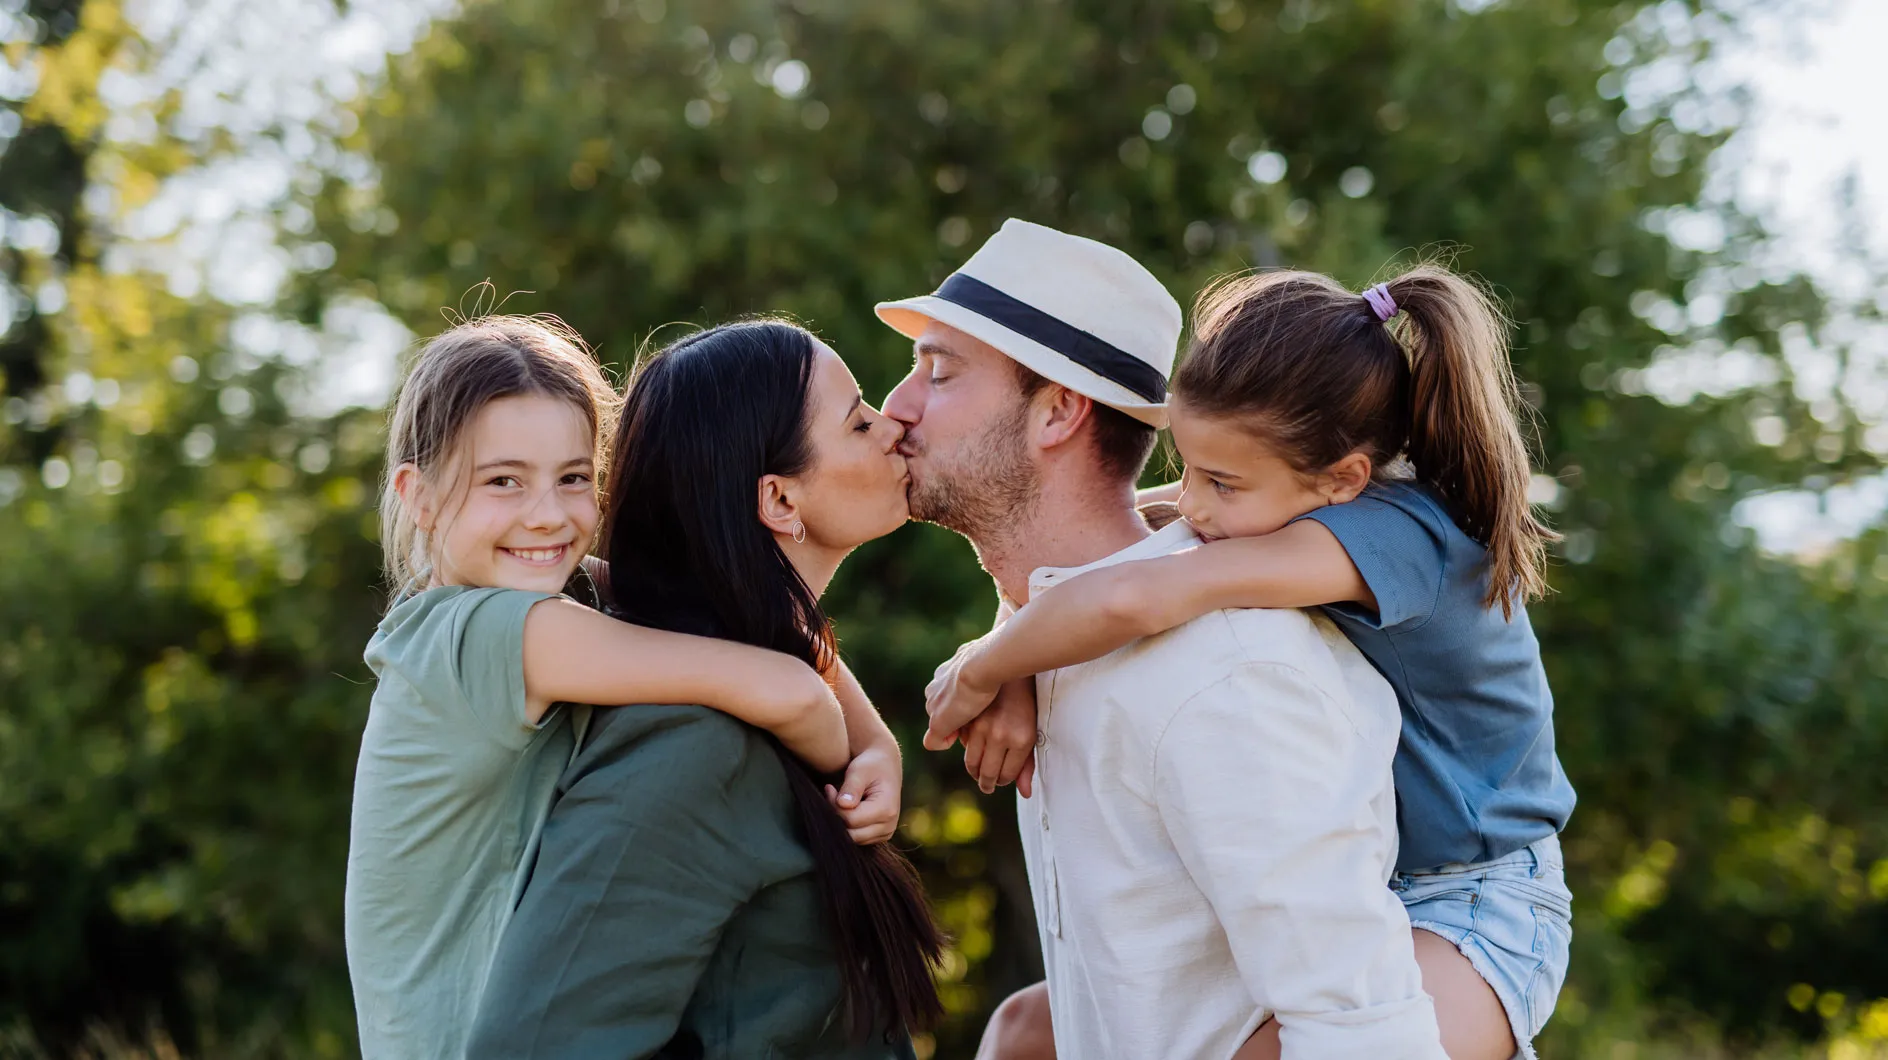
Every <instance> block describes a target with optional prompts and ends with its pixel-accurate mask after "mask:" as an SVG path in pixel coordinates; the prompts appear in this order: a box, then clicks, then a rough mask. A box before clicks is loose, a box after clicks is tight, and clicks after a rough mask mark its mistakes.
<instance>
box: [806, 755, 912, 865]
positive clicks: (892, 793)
mask: <svg viewBox="0 0 1888 1060" xmlns="http://www.w3.org/2000/svg"><path fill="white" fill-rule="evenodd" d="M904 786H905V769H904V764H903V763H902V762H900V761H899V758H898V752H897V749H896V747H893V748H889V749H888V748H885V747H878V746H872V747H867V748H866V749H865V750H863V751H860V752H859V753H858V754H857V755H855V756H854V757H853V759H852V762H851V764H850V765H848V766H846V775H845V779H844V782H843V784H842V786H840V787H837V788H835V787H833V786H832V785H831V784H828V785H826V801H828V802H830V803H832V807H833V809H834V810H837V811H838V812H839V818H840V820H842V821H844V822H845V823H846V834H847V835H849V836H851V837H852V841H853V842H854V843H857V844H858V845H860V846H870V845H871V844H873V843H883V842H884V841H886V840H887V839H890V838H891V837H892V833H894V832H896V831H897V830H898V811H899V802H900V800H901V798H902V797H903V793H904Z"/></svg>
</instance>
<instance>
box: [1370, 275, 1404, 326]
mask: <svg viewBox="0 0 1888 1060" xmlns="http://www.w3.org/2000/svg"><path fill="white" fill-rule="evenodd" d="M1364 301H1366V302H1369V303H1370V309H1371V311H1372V312H1374V313H1376V314H1377V319H1378V320H1379V321H1381V322H1382V323H1385V324H1388V323H1389V322H1390V318H1391V317H1393V316H1395V315H1396V299H1394V298H1391V297H1390V285H1389V284H1387V283H1380V284H1377V285H1376V286H1375V287H1372V288H1370V289H1369V290H1367V291H1365V292H1364Z"/></svg>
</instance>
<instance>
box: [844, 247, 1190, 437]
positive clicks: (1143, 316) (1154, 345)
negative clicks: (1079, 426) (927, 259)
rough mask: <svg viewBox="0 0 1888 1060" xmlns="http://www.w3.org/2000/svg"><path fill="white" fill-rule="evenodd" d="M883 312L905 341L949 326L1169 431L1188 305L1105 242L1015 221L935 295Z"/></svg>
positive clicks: (885, 306)
mask: <svg viewBox="0 0 1888 1060" xmlns="http://www.w3.org/2000/svg"><path fill="white" fill-rule="evenodd" d="M877 310H878V317H879V319H880V320H883V321H884V322H885V323H887V324H889V325H891V326H892V328H894V329H895V330H897V331H898V332H899V333H900V334H902V335H904V336H906V337H907V338H913V339H915V338H917V337H918V336H919V335H921V334H923V333H924V329H925V326H926V325H927V324H928V323H929V322H930V321H933V320H935V321H937V322H938V323H940V324H948V325H950V326H951V327H953V328H956V329H957V330H959V331H961V332H964V333H965V334H967V335H970V336H972V337H973V338H977V339H981V340H982V341H984V342H987V343H989V344H990V345H991V346H994V347H996V348H997V349H998V350H1000V351H1002V352H1003V353H1004V354H1007V355H1008V356H1010V357H1012V358H1014V359H1015V360H1016V361H1017V362H1018V363H1020V364H1022V365H1023V366H1024V367H1026V368H1028V369H1030V370H1031V371H1034V372H1035V373H1037V374H1038V375H1041V376H1042V377H1044V378H1045V379H1048V380H1049V381H1050V382H1054V383H1060V384H1062V385H1063V386H1065V387H1068V388H1069V389H1070V390H1073V391H1075V392H1076V393H1078V394H1084V395H1086V396H1088V397H1090V398H1092V399H1094V400H1095V401H1098V402H1100V403H1102V404H1103V405H1107V406H1109V407H1111V408H1117V409H1120V410H1121V411H1122V412H1125V413H1127V414H1128V415H1130V416H1132V417H1134V418H1135V419H1137V420H1140V421H1141V422H1142V423H1146V424H1148V425H1150V426H1153V427H1165V426H1166V425H1167V376H1168V375H1169V374H1170V373H1171V372H1172V371H1173V359H1174V351H1175V348H1176V347H1177V346H1178V345H1179V343H1180V326H1181V315H1180V303H1178V302H1176V301H1174V300H1173V296H1172V295H1170V294H1168V293H1167V289H1166V288H1165V287H1162V286H1161V284H1160V281H1159V280H1156V279H1155V278H1154V274H1153V273H1151V272H1148V271H1147V270H1146V269H1145V268H1143V267H1142V266H1141V264H1140V263H1139V262H1137V261H1135V260H1134V259H1133V258H1131V257H1128V256H1127V255H1126V254H1124V253H1122V252H1121V251H1119V250H1116V249H1115V248H1113V247H1111V246H1108V245H1107V244H1105V243H1097V242H1095V241H1094V240H1092V239H1083V238H1082V237H1081V236H1072V235H1069V234H1068V233H1067V232H1058V231H1056V230H1055V229H1053V228H1045V227H1043V226H1042V225H1039V224H1031V223H1029V222H1028V221H1019V220H1016V219H1015V218H1011V219H1010V220H1007V221H1005V222H1003V227H1002V228H1001V229H999V230H998V231H997V233H996V234H995V235H993V236H991V237H990V239H989V241H988V242H986V243H984V245H983V246H982V247H979V248H978V249H977V252H976V253H975V254H972V255H971V256H970V260H969V261H966V262H964V264H963V267H961V268H959V269H958V270H957V271H956V272H953V273H951V274H950V276H949V277H948V278H946V279H945V281H944V282H943V283H942V284H941V285H939V287H938V289H937V290H936V291H934V292H933V293H931V294H924V295H919V296H917V297H916V298H906V299H902V300H900V301H896V302H880V303H879V304H878V306H877Z"/></svg>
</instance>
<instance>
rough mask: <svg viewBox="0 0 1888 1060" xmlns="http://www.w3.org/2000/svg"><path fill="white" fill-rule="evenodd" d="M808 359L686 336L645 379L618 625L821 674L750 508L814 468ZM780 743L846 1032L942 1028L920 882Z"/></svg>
mask: <svg viewBox="0 0 1888 1060" xmlns="http://www.w3.org/2000/svg"><path fill="white" fill-rule="evenodd" d="M814 354H815V349H814V345H813V336H812V335H811V334H809V333H808V332H806V331H805V330H804V329H802V328H800V327H797V326H795V325H793V324H788V323H784V322H781V321H774V320H755V321H745V322H742V323H737V324H727V325H723V326H721V327H717V328H711V329H709V330H706V331H701V332H697V333H695V334H693V335H690V336H688V337H686V338H683V339H681V340H679V341H677V342H675V343H673V344H672V345H670V346H668V347H667V348H666V349H664V350H662V351H661V352H660V353H658V354H656V355H655V356H654V357H653V358H651V359H650V360H649V361H648V362H647V363H645V364H644V365H643V366H642V368H641V369H640V370H639V371H638V373H637V374H636V377H635V379H634V381H633V382H632V383H631V384H630V388H629V395H628V399H627V401H626V403H625V405H624V410H623V416H622V426H621V427H620V429H619V430H618V433H617V436H616V447H615V454H614V460H613V462H612V466H613V468H614V472H613V474H612V478H611V484H610V498H611V500H610V504H609V512H608V515H607V517H606V520H605V529H604V538H603V540H604V558H605V559H607V560H608V561H609V570H610V590H611V592H610V595H611V596H612V597H613V599H614V600H615V601H617V603H616V605H615V608H614V609H615V611H616V612H617V613H618V614H620V615H621V616H622V617H623V618H625V619H627V620H629V621H631V622H634V623H637V624H638V625H644V626H653V627H657V628H661V629H671V630H676V631H679V632H685V633H696V634H702V635H706V636H714V637H723V638H726V639H728V640H737V641H742V642H744V643H747V644H753V645H756V646H759V647H762V648H771V649H774V650H775V651H782V652H786V653H787V654H789V655H793V656H796V657H798V658H801V659H804V660H806V662H807V663H808V664H809V665H811V666H813V667H815V668H816V669H818V670H819V671H820V672H822V673H826V672H829V671H830V668H831V666H832V665H833V664H834V661H835V659H836V658H837V653H836V649H835V646H834V641H833V631H832V623H831V622H830V621H829V620H828V619H827V618H826V615H825V613H824V612H822V611H821V610H820V606H819V600H818V598H817V597H815V596H814V594H813V591H812V590H811V589H810V588H809V587H808V586H807V584H806V582H805V581H804V580H803V579H801V577H800V574H799V572H798V570H796V569H795V568H794V566H793V564H792V562H791V561H789V560H788V559H787V556H786V554H785V553H784V552H782V551H781V549H780V546H779V545H778V544H777V543H776V542H775V540H774V537H773V534H772V532H771V531H769V530H768V529H767V528H766V527H765V526H763V525H762V524H761V522H760V518H759V513H758V512H757V511H756V509H755V504H756V501H757V494H756V492H755V490H756V487H757V484H758V483H759V481H760V479H761V476H763V475H770V474H772V475H796V474H800V473H802V472H804V471H806V470H807V469H808V468H809V467H811V465H812V463H813V450H812V446H811V444H810V443H809V441H808V439H807V411H808V410H807V402H808V401H809V399H810V393H811V384H812V378H813V364H814ZM774 747H775V750H776V751H777V752H778V753H779V754H780V757H781V761H782V764H783V765H784V766H785V767H786V774H787V781H788V785H789V787H790V788H791V789H792V791H793V801H794V805H795V808H796V810H797V812H798V816H799V821H800V824H801V828H802V831H803V832H804V838H805V840H806V843H807V846H808V848H809V849H810V850H811V851H812V854H813V864H814V866H815V874H816V876H817V878H818V882H819V890H820V894H821V897H822V901H823V904H824V907H825V912H826V921H827V927H828V929H829V930H830V931H831V932H832V937H833V940H834V943H835V948H836V949H837V951H838V958H839V966H840V972H841V975H842V978H843V984H844V996H845V1006H846V1012H847V1017H848V1020H849V1022H850V1024H851V1028H852V1031H853V1034H854V1036H855V1037H856V1038H861V1039H863V1038H866V1037H868V1036H870V1035H872V1034H893V1033H897V1032H899V1031H904V1030H925V1029H928V1028H930V1027H932V1026H935V1025H936V1023H937V1021H938V1020H939V1019H940V1018H941V1017H942V1015H943V1006H942V1004H941V1003H940V1002H939V1000H938V993H937V985H936V983H935V981H934V980H933V978H932V974H931V972H932V968H933V967H934V966H935V965H936V963H937V961H938V957H939V954H940V952H941V950H942V948H943V944H944V940H943V935H942V934H941V933H940V931H939V930H938V927H937V925H936V923H935V922H934V921H933V920H932V917H931V910H930V907H929V905H928V904H927V903H926V901H925V897H924V890H923V887H922V886H921V885H920V884H919V882H918V876H917V873H916V872H915V871H914V870H913V869H912V867H911V863H910V862H909V861H907V860H905V858H904V856H903V855H901V854H900V853H898V851H896V850H894V849H893V848H892V847H891V846H890V845H889V844H886V843H879V844H875V845H872V846H863V847H862V846H859V845H857V844H855V843H853V842H852V840H851V838H850V837H848V836H847V834H846V830H845V825H844V823H843V822H842V821H841V820H840V819H839V815H838V814H837V813H835V812H834V811H833V808H832V807H831V805H830V804H828V803H827V801H826V797H825V796H824V795H823V794H822V793H821V791H820V785H819V779H821V778H816V777H815V776H814V774H813V773H812V771H811V770H810V769H809V768H808V767H807V766H806V764H805V763H803V762H801V761H800V760H799V759H797V758H795V757H793V756H792V755H791V754H788V753H787V751H786V750H785V749H784V748H782V747H781V746H780V745H779V743H778V742H777V741H776V742H775V744H774ZM828 779H830V778H828Z"/></svg>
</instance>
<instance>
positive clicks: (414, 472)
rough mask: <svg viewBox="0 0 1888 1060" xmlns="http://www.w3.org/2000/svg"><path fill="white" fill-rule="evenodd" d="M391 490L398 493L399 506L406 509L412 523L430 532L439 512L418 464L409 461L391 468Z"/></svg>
mask: <svg viewBox="0 0 1888 1060" xmlns="http://www.w3.org/2000/svg"><path fill="white" fill-rule="evenodd" d="M393 492H394V493H396V494H398V495H399V497H400V507H402V508H405V509H406V512H407V515H408V516H410V517H411V518H412V520H413V525H415V526H417V527H419V528H420V530H421V531H422V532H424V533H428V534H430V533H432V532H433V526H434V524H435V523H436V521H437V520H438V518H439V512H438V510H437V506H436V503H435V500H434V497H433V490H432V488H431V487H429V486H428V485H427V484H426V477H425V476H424V475H421V474H420V467H419V465H418V464H415V463H412V462H410V461H409V462H407V463H404V464H401V465H400V466H399V467H396V468H394V469H393Z"/></svg>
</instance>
